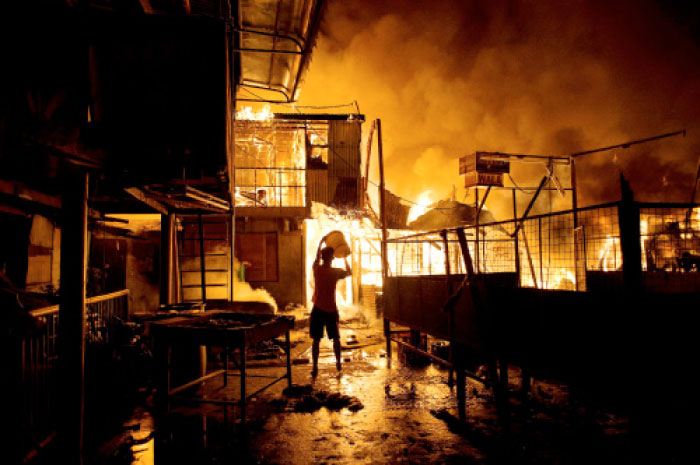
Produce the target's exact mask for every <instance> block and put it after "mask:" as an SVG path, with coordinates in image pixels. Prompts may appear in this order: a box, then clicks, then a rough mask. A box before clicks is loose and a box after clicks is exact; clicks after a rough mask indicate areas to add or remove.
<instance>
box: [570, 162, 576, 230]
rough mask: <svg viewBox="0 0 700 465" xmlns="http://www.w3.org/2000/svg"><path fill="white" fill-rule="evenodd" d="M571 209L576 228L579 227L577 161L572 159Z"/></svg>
mask: <svg viewBox="0 0 700 465" xmlns="http://www.w3.org/2000/svg"><path fill="white" fill-rule="evenodd" d="M570 166H571V209H572V210H573V212H574V228H577V227H578V192H577V191H576V161H575V160H574V159H573V158H571V165H570Z"/></svg>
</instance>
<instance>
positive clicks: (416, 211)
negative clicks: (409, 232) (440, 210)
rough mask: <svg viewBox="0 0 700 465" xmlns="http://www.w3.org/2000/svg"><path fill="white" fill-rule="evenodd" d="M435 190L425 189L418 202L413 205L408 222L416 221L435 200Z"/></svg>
mask: <svg viewBox="0 0 700 465" xmlns="http://www.w3.org/2000/svg"><path fill="white" fill-rule="evenodd" d="M432 195H433V191H432V190H430V189H428V190H426V191H423V192H422V193H421V194H420V195H419V196H418V200H416V204H415V205H413V206H412V207H411V211H410V212H409V213H408V220H407V221H408V223H410V222H412V221H415V220H416V219H417V218H418V217H420V216H421V215H424V214H425V213H426V212H427V211H428V208H429V207H430V205H431V204H432V203H433V202H434V200H432Z"/></svg>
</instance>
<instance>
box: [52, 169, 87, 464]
mask: <svg viewBox="0 0 700 465" xmlns="http://www.w3.org/2000/svg"><path fill="white" fill-rule="evenodd" d="M67 177H68V179H66V180H65V182H64V183H63V188H64V191H63V196H62V209H61V214H62V221H61V301H60V306H59V311H58V314H59V334H60V337H59V338H58V398H59V399H60V400H61V401H60V402H59V411H60V414H59V415H58V425H57V436H56V437H57V439H58V442H59V447H60V456H61V460H60V462H62V463H71V464H81V463H82V462H83V427H84V424H83V416H84V415H83V413H84V408H85V392H84V389H85V331H86V328H85V311H86V307H85V285H86V275H87V260H88V250H87V240H88V235H87V234H88V233H87V215H88V206H87V198H88V174H87V173H86V172H81V173H71V174H69V175H68V176H67Z"/></svg>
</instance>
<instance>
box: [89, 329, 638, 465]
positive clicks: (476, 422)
mask: <svg viewBox="0 0 700 465" xmlns="http://www.w3.org/2000/svg"><path fill="white" fill-rule="evenodd" d="M341 332H342V334H343V340H344V342H345V343H346V344H345V347H344V350H343V359H344V361H343V368H342V370H341V371H340V372H338V371H337V370H336V367H335V358H334V356H333V355H332V351H331V347H330V343H329V342H328V341H324V342H323V344H322V349H321V360H320V366H319V368H320V369H319V374H318V375H317V376H316V377H312V376H311V373H310V372H311V366H310V364H308V363H303V362H304V361H305V360H306V359H308V356H309V353H310V350H309V346H310V341H309V340H308V336H307V334H306V330H299V331H295V332H294V334H293V341H294V342H295V343H296V344H295V347H294V349H293V355H294V358H295V359H296V362H297V363H295V364H294V366H293V370H292V372H293V381H294V384H295V385H296V386H305V385H308V386H305V387H303V388H300V389H297V390H296V391H297V392H291V393H290V392H287V393H286V395H285V393H283V390H284V388H285V387H286V381H282V382H280V383H278V384H276V385H275V386H273V387H271V388H269V389H268V390H266V391H264V392H262V393H261V394H259V395H257V396H256V397H255V398H254V399H252V400H251V401H250V403H249V404H248V410H247V415H246V424H245V426H244V425H242V424H241V421H240V418H239V415H240V412H239V410H238V408H237V407H235V406H227V407H223V406H221V405H211V404H205V405H199V404H192V403H190V404H187V403H184V402H179V403H173V405H172V409H171V412H170V414H169V415H168V417H167V418H166V419H164V420H162V421H160V420H159V421H158V422H157V425H156V423H155V422H154V421H153V417H152V415H151V408H150V402H146V403H145V404H144V405H143V406H141V407H138V408H137V409H136V410H135V412H134V414H133V415H132V416H131V418H130V419H129V420H128V421H127V422H126V423H125V427H124V429H122V430H121V431H120V432H119V433H118V434H115V435H114V437H113V438H112V439H111V440H110V441H106V442H103V443H102V444H100V446H99V447H98V448H96V449H95V450H94V451H93V452H92V455H91V456H90V459H89V460H88V462H92V463H106V462H109V463H136V464H144V465H151V464H160V463H163V464H165V463H191V464H215V463H259V464H308V463H328V464H350V463H352V464H355V463H367V464H369V463H470V464H471V463H474V464H490V463H518V464H520V463H522V464H535V463H537V464H568V463H572V464H574V463H575V464H578V463H581V464H583V463H616V464H619V463H635V462H636V460H635V459H634V456H635V454H633V453H632V451H633V448H634V447H636V446H635V445H634V444H633V443H632V442H631V439H630V433H629V422H628V421H627V419H625V418H623V417H618V416H616V415H613V414H610V413H604V412H600V411H597V412H596V413H594V414H592V415H585V414H584V413H583V412H582V411H581V409H580V408H579V407H577V406H576V405H575V404H573V405H572V403H571V402H569V396H568V395H567V390H566V388H565V387H563V386H559V385H556V384H552V383H544V382H536V383H535V384H534V386H533V392H532V394H531V396H530V397H529V399H528V400H526V401H519V400H516V399H512V401H511V407H512V409H513V414H512V417H511V423H510V425H509V426H508V427H507V428H503V427H502V426H501V425H500V424H499V422H498V421H497V415H496V412H495V408H494V406H493V403H492V399H491V394H490V391H489V390H488V389H486V388H484V387H483V386H481V385H480V384H479V383H477V382H475V381H468V387H467V415H468V419H467V421H466V422H461V421H459V420H458V419H457V418H456V417H455V415H456V413H457V410H456V398H455V393H454V390H453V389H452V388H451V387H450V386H448V384H447V378H448V373H447V371H446V370H443V369H441V368H439V367H437V366H435V365H427V366H423V367H411V366H408V365H407V364H406V363H404V362H402V361H401V360H400V357H398V356H397V354H396V353H394V358H393V359H392V364H391V365H392V366H391V367H388V366H387V365H388V364H387V359H386V354H385V352H384V347H385V346H384V342H383V339H382V337H381V333H380V331H379V330H378V329H372V328H369V327H367V326H364V325H361V324H350V325H345V327H344V328H342V327H341ZM351 334H354V335H355V337H356V340H357V342H356V343H354V342H355V341H351V340H349V339H348V336H350V335H351ZM347 342H353V344H347ZM251 363H252V364H253V365H255V364H257V365H261V366H259V367H256V368H249V369H248V374H249V375H256V376H261V375H264V376H280V375H283V374H284V372H285V368H284V367H283V366H269V365H271V364H272V365H274V364H275V362H274V361H273V362H270V361H269V360H268V361H259V362H251ZM266 365H267V366H266ZM517 374H518V373H517V372H515V370H514V371H513V373H511V375H512V379H511V382H512V384H513V387H514V388H515V387H516V385H517V384H518V383H519V379H518V377H517ZM266 381H267V380H266V379H264V378H250V380H249V383H248V392H253V391H254V390H255V389H256V388H257V387H259V386H262V385H263V384H264V383H265V382H266ZM198 394H204V395H205V396H206V397H208V398H215V399H225V398H229V399H237V398H238V394H239V383H238V379H237V378H233V379H232V380H230V381H229V383H228V386H226V387H224V386H223V383H222V380H221V378H220V377H217V378H214V379H212V380H210V381H208V382H207V383H206V385H205V386H204V387H203V388H202V389H201V390H200V391H199V392H198ZM312 397H313V398H312ZM319 399H320V400H319ZM338 400H340V401H341V402H340V403H338V402H337V401H338ZM343 400H345V401H346V402H342V401H343ZM324 402H325V404H324ZM156 426H157V428H156Z"/></svg>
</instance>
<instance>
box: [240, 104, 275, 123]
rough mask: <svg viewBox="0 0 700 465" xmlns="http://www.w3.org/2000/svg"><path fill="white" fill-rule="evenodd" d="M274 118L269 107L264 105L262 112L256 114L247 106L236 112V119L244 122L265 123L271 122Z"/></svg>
mask: <svg viewBox="0 0 700 465" xmlns="http://www.w3.org/2000/svg"><path fill="white" fill-rule="evenodd" d="M274 116H275V114H274V113H272V110H271V109H270V105H265V106H263V107H262V110H260V111H258V112H256V111H253V107H251V106H247V107H243V108H241V109H240V110H239V111H237V112H236V119H237V120H246V121H267V120H271V119H272V118H273V117H274Z"/></svg>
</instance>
